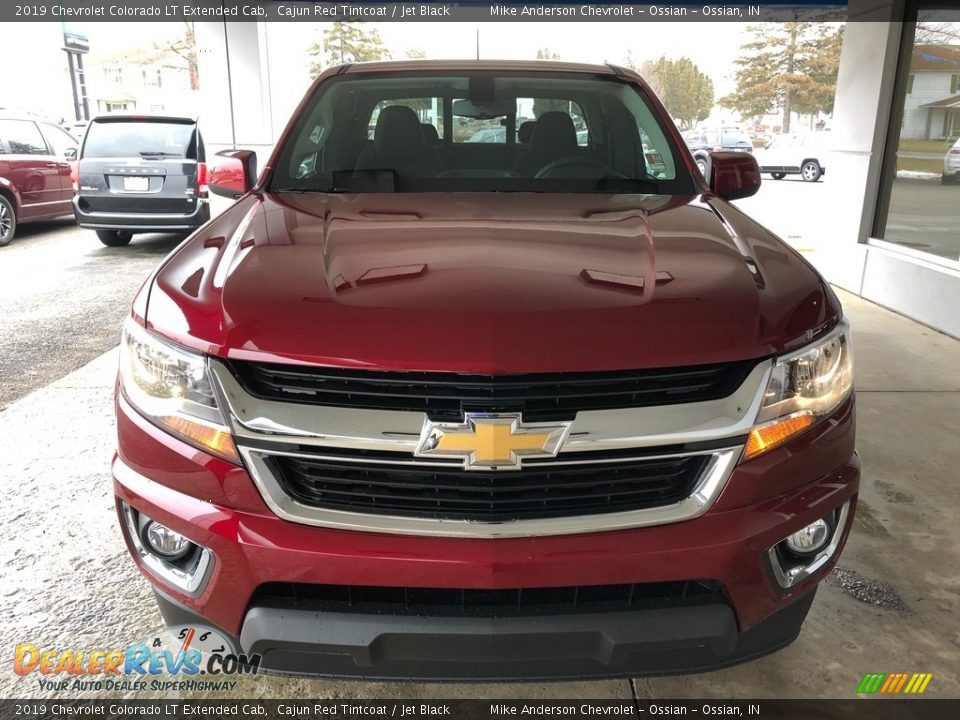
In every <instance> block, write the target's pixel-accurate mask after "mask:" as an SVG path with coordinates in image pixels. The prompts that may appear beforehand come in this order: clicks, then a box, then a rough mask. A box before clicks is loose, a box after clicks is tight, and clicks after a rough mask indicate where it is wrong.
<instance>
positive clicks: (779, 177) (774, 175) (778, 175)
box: [770, 173, 787, 180]
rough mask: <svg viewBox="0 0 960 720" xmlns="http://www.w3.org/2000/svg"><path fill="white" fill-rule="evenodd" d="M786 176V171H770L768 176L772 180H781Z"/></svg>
mask: <svg viewBox="0 0 960 720" xmlns="http://www.w3.org/2000/svg"><path fill="white" fill-rule="evenodd" d="M786 176H787V174H786V173H770V177H772V178H773V179H774V180H783V179H784V178H785V177H786Z"/></svg>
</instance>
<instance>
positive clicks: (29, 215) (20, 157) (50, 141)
mask: <svg viewBox="0 0 960 720" xmlns="http://www.w3.org/2000/svg"><path fill="white" fill-rule="evenodd" d="M78 146H79V143H78V142H77V140H76V139H75V138H74V137H73V136H72V135H70V134H69V133H67V132H65V131H64V130H63V129H62V128H59V127H57V126H56V125H53V124H52V123H46V122H42V121H38V120H34V119H32V118H24V117H14V116H5V115H4V114H3V113H2V111H0V247H2V246H3V245H6V244H7V243H9V242H10V241H11V240H13V236H14V233H16V231H17V225H18V224H20V223H24V222H30V221H31V220H49V219H51V218H55V217H59V216H61V215H69V214H70V198H71V197H73V187H72V184H71V182H70V161H71V160H73V159H74V158H76V156H77V147H78Z"/></svg>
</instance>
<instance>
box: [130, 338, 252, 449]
mask: <svg viewBox="0 0 960 720" xmlns="http://www.w3.org/2000/svg"><path fill="white" fill-rule="evenodd" d="M120 388H121V390H122V391H123V394H124V396H125V397H126V398H127V400H128V401H129V402H130V404H131V405H133V406H134V407H135V408H136V409H137V410H138V411H139V412H140V413H142V414H143V415H144V416H145V417H146V418H147V419H149V420H150V421H152V422H153V423H155V424H156V425H159V426H160V427H161V428H163V429H164V430H166V431H167V432H169V433H170V434H172V435H175V436H177V437H178V438H180V439H182V440H185V441H186V442H188V443H190V444H191V445H194V446H196V447H198V448H200V449H201V450H204V451H205V452H208V453H210V454H212V455H216V456H217V457H221V458H223V459H224V460H229V461H230V462H234V463H237V464H239V463H240V460H239V458H238V457H237V450H236V447H235V446H234V444H233V438H232V437H231V436H230V430H229V428H227V426H226V424H225V423H224V421H223V414H222V413H221V412H220V408H219V407H218V406H217V400H216V397H215V396H214V393H213V387H212V386H211V384H210V377H209V374H208V373H207V364H206V361H205V360H204V358H203V356H202V355H198V354H196V353H192V352H189V351H187V350H184V349H182V348H179V347H175V346H173V345H170V344H168V343H166V342H164V341H162V340H160V339H159V338H157V337H156V336H154V335H151V334H150V333H148V332H147V331H146V330H144V329H143V328H142V327H140V326H139V325H137V324H136V323H135V322H134V321H133V320H129V319H128V320H127V322H126V323H125V324H124V326H123V338H122V340H121V342H120Z"/></svg>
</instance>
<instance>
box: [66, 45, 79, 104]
mask: <svg viewBox="0 0 960 720" xmlns="http://www.w3.org/2000/svg"><path fill="white" fill-rule="evenodd" d="M67 66H68V67H69V68H70V86H71V87H72V88H73V114H74V116H75V119H76V120H82V119H83V118H81V117H80V96H79V95H78V94H77V73H76V70H75V69H74V66H73V53H72V52H70V51H69V50H67Z"/></svg>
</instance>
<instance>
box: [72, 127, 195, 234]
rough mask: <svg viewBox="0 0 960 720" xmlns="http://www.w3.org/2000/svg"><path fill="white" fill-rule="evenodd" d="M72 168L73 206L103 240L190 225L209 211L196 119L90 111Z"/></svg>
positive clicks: (178, 229) (80, 220)
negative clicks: (75, 165)
mask: <svg viewBox="0 0 960 720" xmlns="http://www.w3.org/2000/svg"><path fill="white" fill-rule="evenodd" d="M78 175H79V192H78V193H77V196H76V197H75V198H74V203H73V210H74V214H75V215H76V217H77V222H78V223H79V224H80V226H81V227H85V228H91V229H93V230H96V231H97V237H99V238H100V242H102V243H103V244H104V245H109V246H111V247H117V246H120V245H126V244H127V243H129V242H130V239H131V237H132V235H133V233H138V232H182V231H187V232H189V231H191V230H193V229H195V228H197V227H199V226H201V225H203V224H204V223H205V222H206V221H207V220H209V219H210V206H209V204H208V200H207V177H206V176H207V167H206V163H205V156H204V149H203V139H202V138H201V136H200V131H199V130H198V129H197V121H196V120H195V119H191V118H183V117H159V116H144V115H107V116H103V117H98V118H94V120H93V121H92V122H91V123H90V127H89V128H88V129H87V134H86V136H85V137H84V141H83V147H82V149H81V151H80V165H79V170H78Z"/></svg>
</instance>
